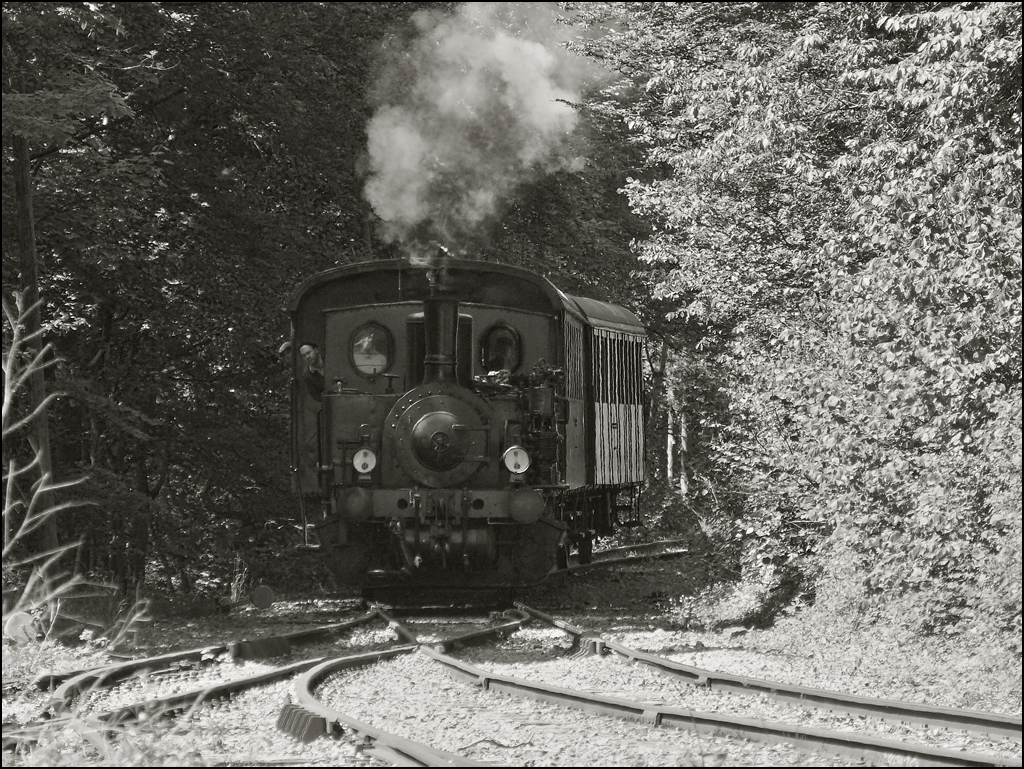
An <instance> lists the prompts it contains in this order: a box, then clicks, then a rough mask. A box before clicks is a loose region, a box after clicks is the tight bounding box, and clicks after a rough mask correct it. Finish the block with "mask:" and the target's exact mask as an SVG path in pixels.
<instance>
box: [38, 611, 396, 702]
mask: <svg viewBox="0 0 1024 769" xmlns="http://www.w3.org/2000/svg"><path fill="white" fill-rule="evenodd" d="M380 618H381V617H380V615H379V613H378V612H376V611H372V612H370V613H368V614H364V615H362V616H361V617H356V618H354V619H351V620H346V621H345V622H338V623H335V624H331V625H322V626H320V627H316V628H310V629H308V630H299V631H296V632H294V633H287V634H285V635H280V636H273V637H270V638H262V639H257V640H254V641H232V642H229V643H226V644H221V645H219V646H204V647H202V648H199V649H189V650H187V651H182V652H171V653H169V654H161V655H158V656H156V657H146V658H144V659H138V660H131V661H129V662H120V663H117V664H114V665H107V666H104V667H98V668H89V669H86V670H78V671H69V672H66V673H57V674H46V675H43V676H39V677H38V678H36V679H35V681H33V683H34V684H35V685H36V686H38V687H39V688H48V687H49V686H51V685H53V684H54V683H55V682H61V683H60V685H59V686H57V689H56V690H55V691H54V693H53V695H52V697H51V698H50V703H49V704H50V707H51V708H52V709H53V711H54V712H55V713H56V714H57V715H62V714H64V713H66V712H67V711H68V710H69V708H70V706H71V702H72V700H74V699H75V698H76V697H79V696H81V694H82V693H83V692H85V691H87V690H89V689H94V688H97V687H110V686H114V685H116V684H118V683H120V682H121V681H124V680H125V679H127V678H130V677H131V676H133V675H135V674H136V673H138V672H140V671H143V670H153V669H160V668H162V667H164V666H167V665H174V664H181V663H187V662H192V663H198V664H200V665H202V664H204V663H208V662H211V661H213V660H215V659H217V657H219V656H220V655H222V654H230V655H231V657H232V658H234V659H260V658H262V657H273V656H278V655H282V654H287V653H288V652H289V651H291V648H292V646H293V645H294V644H302V643H312V642H315V641H320V640H324V639H326V638H331V637H333V636H335V635H337V634H338V633H341V632H343V631H345V630H349V629H351V628H353V627H356V626H358V625H364V624H367V623H369V622H372V621H374V620H376V619H380Z"/></svg>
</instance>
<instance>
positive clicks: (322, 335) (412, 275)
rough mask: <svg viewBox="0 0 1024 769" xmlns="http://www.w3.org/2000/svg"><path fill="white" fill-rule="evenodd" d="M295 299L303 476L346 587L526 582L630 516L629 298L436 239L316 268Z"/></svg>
mask: <svg viewBox="0 0 1024 769" xmlns="http://www.w3.org/2000/svg"><path fill="white" fill-rule="evenodd" d="M289 312H290V315H291V322H292V351H293V374H294V376H293V379H292V398H291V408H292V415H291V416H292V436H291V445H292V460H293V461H292V471H293V479H294V487H295V490H296V492H297V493H299V494H300V495H301V497H302V500H303V503H304V505H305V506H306V509H307V510H308V509H310V508H313V509H314V510H315V511H316V512H315V516H316V519H317V533H318V536H319V540H320V544H321V547H322V549H323V550H324V552H325V553H326V556H327V562H328V565H329V567H330V569H331V570H332V572H333V573H334V575H335V577H336V579H337V580H338V581H339V582H340V583H342V584H345V585H351V586H361V587H364V588H367V587H374V586H389V587H398V586H407V587H410V588H417V587H455V588H459V587H466V588H479V587H509V586H517V585H525V584H530V583H535V582H537V581H539V580H541V579H542V578H543V577H544V575H545V574H547V573H548V571H550V570H551V568H552V567H553V566H555V565H556V563H557V562H559V561H560V560H561V561H562V562H564V561H565V559H566V557H567V554H568V552H569V550H570V548H575V549H576V550H577V551H578V553H579V558H580V561H581V562H584V563H585V562H587V561H589V560H590V555H591V551H592V547H593V543H594V538H595V537H600V536H607V535H609V534H611V533H612V532H613V530H614V528H615V526H616V525H618V524H620V523H625V524H628V523H630V522H631V521H633V520H635V519H636V517H637V494H638V490H639V488H640V485H641V484H642V482H643V480H644V463H643V455H644V419H643V405H642V404H643V387H642V384H643V376H642V351H643V345H644V341H645V333H644V329H643V327H642V326H641V324H640V323H639V321H638V320H637V319H636V317H635V316H634V315H633V314H632V313H630V312H629V311H628V310H625V309H623V308H622V307H617V306H615V305H612V304H607V303H604V302H599V301H595V300H592V299H585V298H581V297H575V296H569V295H567V294H564V293H562V292H561V291H559V290H558V289H557V288H555V286H554V285H552V284H551V283H550V282H549V281H548V280H547V279H545V278H543V277H541V276H539V275H536V274H534V273H532V272H529V271H527V270H524V269H521V268H517V267H511V266H505V265H499V264H491V263H485V262H479V261H471V260H462V259H455V258H449V257H448V256H447V255H446V254H444V252H440V253H439V254H438V256H437V257H435V258H433V259H431V260H428V261H424V262H413V261H407V260H392V261H375V262H364V263H360V264H352V265H346V266H342V267H337V268H335V269H331V270H328V271H326V272H323V273H320V274H318V275H315V276H313V277H311V278H310V279H308V280H306V281H305V282H304V283H302V284H301V285H300V286H298V288H297V289H296V290H295V291H294V292H293V294H292V296H291V298H290V301H289Z"/></svg>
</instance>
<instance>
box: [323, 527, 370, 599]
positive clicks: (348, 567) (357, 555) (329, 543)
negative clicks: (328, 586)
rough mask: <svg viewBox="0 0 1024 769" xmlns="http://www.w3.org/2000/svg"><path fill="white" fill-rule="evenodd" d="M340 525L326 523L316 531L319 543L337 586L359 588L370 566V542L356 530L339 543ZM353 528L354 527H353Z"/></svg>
mask: <svg viewBox="0 0 1024 769" xmlns="http://www.w3.org/2000/svg"><path fill="white" fill-rule="evenodd" d="M342 525H343V524H341V523H340V522H339V521H338V520H337V519H335V520H333V521H327V522H326V523H324V524H323V525H321V526H319V527H318V529H317V535H318V536H319V537H320V543H321V546H322V548H323V551H324V556H325V559H326V561H327V568H328V569H330V570H331V573H332V574H333V575H334V579H335V581H336V582H337V583H338V584H339V585H345V586H348V587H359V586H361V585H362V584H363V581H364V580H365V577H366V569H367V568H368V567H369V565H370V540H369V538H368V537H366V536H365V535H363V534H362V533H361V532H359V531H357V530H352V531H349V532H348V537H347V538H346V539H347V541H345V542H344V543H343V542H342V541H341V531H340V527H341V526H342ZM353 528H354V527H353Z"/></svg>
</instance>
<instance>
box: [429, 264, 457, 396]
mask: <svg viewBox="0 0 1024 769" xmlns="http://www.w3.org/2000/svg"><path fill="white" fill-rule="evenodd" d="M447 262H448V254H447V253H446V252H445V250H444V249H443V248H439V249H438V251H437V254H436V256H435V257H434V260H433V265H434V267H433V269H432V270H431V274H430V275H429V278H430V288H431V291H430V296H429V297H427V298H425V299H424V300H423V325H424V348H425V355H424V357H423V382H424V384H427V383H429V382H443V381H451V382H454V381H455V379H456V375H455V350H456V341H457V338H458V331H459V300H458V299H456V298H455V294H454V293H453V292H452V291H451V286H450V284H449V280H448V264H447Z"/></svg>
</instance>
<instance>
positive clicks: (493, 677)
mask: <svg viewBox="0 0 1024 769" xmlns="http://www.w3.org/2000/svg"><path fill="white" fill-rule="evenodd" d="M418 651H419V652H420V653H421V654H425V655H427V656H428V657H430V658H431V659H432V660H434V661H435V662H437V663H439V664H441V665H443V666H445V667H446V668H447V669H448V672H449V674H451V675H452V676H453V677H454V678H458V679H462V680H464V681H467V682H469V683H471V684H474V685H476V686H479V687H480V688H482V689H485V690H488V691H493V692H499V693H502V694H509V695H514V696H520V697H529V698H531V699H536V700H543V701H547V702H553V703H556V704H558V705H561V706H563V707H569V708H575V709H578V710H584V711H587V712H591V713H600V714H604V715H610V716H615V717H618V718H625V719H629V720H634V721H640V722H644V723H649V724H652V725H654V726H673V727H676V728H679V729H686V730H688V731H693V732H698V733H700V732H703V733H708V734H727V735H732V736H736V737H740V738H743V739H748V740H757V741H760V742H787V743H790V744H794V745H797V746H798V747H802V748H806V749H810V750H825V751H828V752H831V753H835V754H839V755H844V756H851V757H856V758H867V759H872V760H882V761H887V762H888V761H892V760H893V759H894V758H896V759H901V760H913V761H920V762H922V765H924V766H1019V765H1020V761H1018V760H1016V759H1010V758H1003V757H1000V756H991V755H982V754H976V753H962V752H958V751H953V750H944V749H941V748H933V747H930V746H927V745H918V744H914V743H909V742H901V741H898V740H887V739H881V738H877V737H869V736H866V735H862V734H855V733H850V732H836V731H830V730H826V729H814V728H809V727H801V726H794V725H792V724H782V723H773V722H770V721H763V720H761V719H755V718H744V717H739V716H732V717H724V716H721V715H717V714H714V713H701V712H698V711H694V710H690V709H689V708H685V707H684V708H673V707H662V706H660V705H653V704H648V703H644V702H636V701H633V700H625V699H620V698H617V697H607V696H604V695H598V694H588V693H586V692H582V691H578V690H575V689H565V688H562V687H558V686H551V685H548V684H542V683H537V682H534V681H528V680H525V679H520V678H513V677H512V676H504V675H498V674H493V673H489V672H487V671H485V670H481V669H480V668H476V667H473V666H472V665H468V664H466V663H464V662H461V661H460V660H456V659H454V658H453V657H449V656H447V655H445V654H441V653H440V652H437V651H435V650H434V649H429V648H425V647H423V646H421V647H419V650H418Z"/></svg>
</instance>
